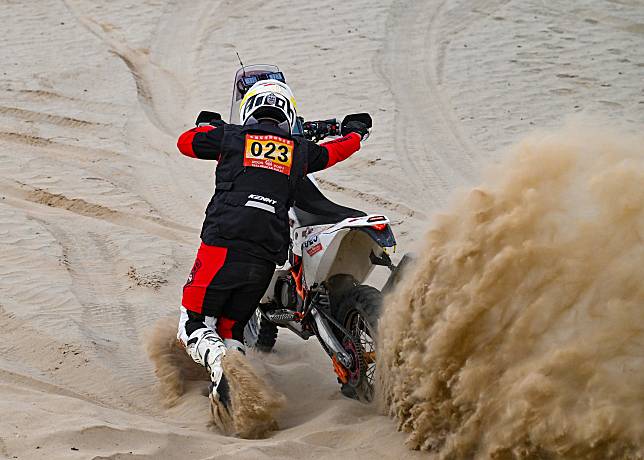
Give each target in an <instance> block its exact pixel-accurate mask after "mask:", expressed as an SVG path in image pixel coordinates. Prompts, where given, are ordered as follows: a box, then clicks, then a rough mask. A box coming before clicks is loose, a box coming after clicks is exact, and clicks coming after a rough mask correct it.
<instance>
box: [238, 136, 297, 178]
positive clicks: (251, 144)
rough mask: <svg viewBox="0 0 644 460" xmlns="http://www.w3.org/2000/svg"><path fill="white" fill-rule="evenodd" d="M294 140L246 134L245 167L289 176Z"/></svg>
mask: <svg viewBox="0 0 644 460" xmlns="http://www.w3.org/2000/svg"><path fill="white" fill-rule="evenodd" d="M293 147H294V143H293V141H292V140H289V139H284V138H283V137H279V136H272V135H268V134H266V135H260V134H246V142H245V146H244V167H248V166H249V167H251V168H264V169H270V170H271V171H275V172H278V173H281V174H286V175H287V176H288V175H290V174H291V165H292V164H293V150H294V149H293Z"/></svg>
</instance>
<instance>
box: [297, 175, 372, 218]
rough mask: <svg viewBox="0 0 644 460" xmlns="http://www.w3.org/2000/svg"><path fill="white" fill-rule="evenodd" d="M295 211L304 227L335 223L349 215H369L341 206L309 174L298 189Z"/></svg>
mask: <svg viewBox="0 0 644 460" xmlns="http://www.w3.org/2000/svg"><path fill="white" fill-rule="evenodd" d="M293 211H294V212H295V216H296V217H297V220H298V221H299V225H300V226H302V227H311V226H314V225H325V224H335V223H338V222H340V221H342V220H344V219H347V218H349V217H364V216H366V215H367V214H366V213H364V212H362V211H360V210H358V209H353V208H349V207H346V206H341V205H339V204H337V203H334V202H333V201H331V200H329V199H328V198H327V197H325V196H324V195H323V194H322V192H321V191H320V189H319V188H317V187H316V186H315V184H314V183H313V181H311V179H310V178H309V177H308V176H307V177H305V178H304V179H303V180H302V182H301V183H300V186H299V187H298V189H297V194H296V199H295V203H294V205H293Z"/></svg>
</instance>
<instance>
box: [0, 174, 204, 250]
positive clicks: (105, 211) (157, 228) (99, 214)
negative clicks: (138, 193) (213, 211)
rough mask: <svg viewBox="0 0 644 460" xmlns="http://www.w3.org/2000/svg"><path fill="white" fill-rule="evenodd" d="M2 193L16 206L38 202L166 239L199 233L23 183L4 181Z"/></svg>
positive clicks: (188, 237) (180, 238)
mask: <svg viewBox="0 0 644 460" xmlns="http://www.w3.org/2000/svg"><path fill="white" fill-rule="evenodd" d="M0 192H1V193H2V194H3V195H4V196H5V197H6V198H9V200H5V202H7V204H13V205H14V206H16V207H23V206H22V205H21V201H22V202H29V203H35V204H39V205H44V206H48V207H51V208H56V209H61V210H64V211H69V212H72V213H74V214H78V215H81V216H85V217H90V218H93V219H99V220H104V221H107V222H110V223H112V224H115V225H120V226H123V227H130V228H134V229H136V230H139V231H146V232H148V233H150V234H153V235H156V236H159V237H161V238H164V239H169V240H174V241H182V242H183V241H186V240H191V238H190V235H194V234H195V233H197V229H196V228H192V227H188V226H185V225H181V224H177V223H175V222H171V221H168V220H165V219H162V218H159V217H147V216H138V215H135V214H129V213H126V212H123V211H119V210H116V209H112V208H109V207H107V206H103V205H100V204H96V203H90V202H88V201H85V200H83V199H82V198H69V197H66V196H65V195H61V194H57V193H51V192H48V191H47V190H44V189H41V188H34V187H31V186H29V185H26V184H22V183H15V184H9V183H7V182H6V181H0ZM12 198H13V199H12Z"/></svg>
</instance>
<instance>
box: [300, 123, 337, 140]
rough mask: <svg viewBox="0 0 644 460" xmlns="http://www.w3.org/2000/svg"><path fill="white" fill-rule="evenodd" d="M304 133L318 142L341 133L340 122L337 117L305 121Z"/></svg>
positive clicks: (303, 125)
mask: <svg viewBox="0 0 644 460" xmlns="http://www.w3.org/2000/svg"><path fill="white" fill-rule="evenodd" d="M302 130H303V133H302V134H303V135H304V137H305V138H306V139H309V140H311V141H313V142H318V141H321V140H322V139H324V138H325V137H327V136H339V135H340V123H339V122H338V120H336V119H335V118H331V119H328V120H317V121H305V122H303V123H302Z"/></svg>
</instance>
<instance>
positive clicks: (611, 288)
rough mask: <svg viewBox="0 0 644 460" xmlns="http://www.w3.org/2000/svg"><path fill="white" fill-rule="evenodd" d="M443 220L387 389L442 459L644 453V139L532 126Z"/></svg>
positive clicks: (396, 412) (407, 425) (401, 302)
mask: <svg viewBox="0 0 644 460" xmlns="http://www.w3.org/2000/svg"><path fill="white" fill-rule="evenodd" d="M512 153H513V154H512V155H511V156H510V157H509V158H508V160H507V161H506V162H505V163H504V164H502V165H501V166H498V167H497V168H495V169H494V170H493V171H492V172H491V174H490V175H489V176H488V179H487V181H486V183H487V185H485V186H481V187H480V188H477V189H474V190H472V191H471V192H470V193H469V194H467V195H466V196H463V197H461V198H460V199H458V200H456V202H455V203H454V204H453V206H452V207H451V210H449V211H448V212H446V213H444V214H442V215H440V216H438V217H437V218H436V219H435V222H434V224H433V227H432V229H431V230H430V231H429V233H428V234H427V239H426V242H425V244H424V249H423V250H422V251H421V252H420V254H419V257H418V261H417V264H416V267H415V268H414V270H413V273H412V272H410V275H409V276H408V278H407V280H406V281H405V282H404V285H402V286H401V287H400V288H399V289H398V290H397V291H396V292H395V293H393V294H392V295H391V297H390V298H389V299H388V301H387V307H386V310H385V312H384V313H383V317H382V319H381V322H380V335H381V340H380V350H379V360H378V363H379V364H378V365H379V374H378V375H379V394H380V401H381V403H382V404H383V407H384V409H385V411H387V412H388V413H389V414H391V415H393V416H394V417H395V418H396V420H397V422H398V427H399V429H401V430H403V431H405V432H408V433H409V436H408V444H409V445H410V446H411V447H412V448H416V449H423V450H429V451H432V452H434V453H435V454H436V456H437V457H438V458H494V459H506V458H507V459H514V458H548V459H550V458H567V459H569V458H588V459H608V458H620V459H622V458H640V459H641V458H643V457H644V244H643V240H644V136H642V135H640V134H631V133H625V132H621V131H618V130H616V129H614V128H606V127H598V126H595V125H593V126H591V127H588V126H587V125H586V126H582V125H581V124H579V123H569V124H568V125H567V126H566V127H564V128H562V129H561V130H559V131H557V132H554V133H553V132H550V133H546V132H541V133H536V134H534V135H532V136H531V137H529V138H527V139H526V140H524V141H523V142H521V143H520V144H519V145H518V146H517V147H515V148H514V149H513V152H512Z"/></svg>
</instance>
